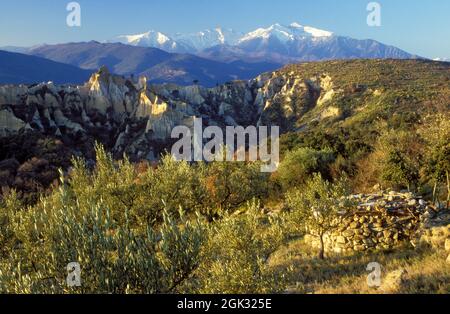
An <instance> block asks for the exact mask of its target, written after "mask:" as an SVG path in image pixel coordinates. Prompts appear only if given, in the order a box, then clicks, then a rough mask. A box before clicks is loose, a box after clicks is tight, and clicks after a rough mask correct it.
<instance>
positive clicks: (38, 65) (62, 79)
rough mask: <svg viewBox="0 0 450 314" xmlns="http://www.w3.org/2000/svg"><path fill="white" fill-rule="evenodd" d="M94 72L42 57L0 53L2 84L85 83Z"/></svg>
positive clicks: (0, 82)
mask: <svg viewBox="0 0 450 314" xmlns="http://www.w3.org/2000/svg"><path fill="white" fill-rule="evenodd" d="M91 73H92V71H88V70H83V69H80V68H77V67H75V66H72V65H68V64H63V63H59V62H55V61H51V60H47V59H44V58H40V57H35V56H29V55H25V54H20V53H14V52H7V51H0V84H20V83H24V84H25V83H26V84H31V83H39V82H47V81H53V82H55V83H57V84H64V83H74V84H78V83H82V82H85V81H86V80H87V79H88V78H89V76H90V75H91Z"/></svg>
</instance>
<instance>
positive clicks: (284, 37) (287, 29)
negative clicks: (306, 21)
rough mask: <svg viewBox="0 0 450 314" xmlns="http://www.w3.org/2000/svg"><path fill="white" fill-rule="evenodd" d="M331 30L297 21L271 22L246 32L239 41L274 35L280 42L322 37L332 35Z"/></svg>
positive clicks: (266, 37)
mask: <svg viewBox="0 0 450 314" xmlns="http://www.w3.org/2000/svg"><path fill="white" fill-rule="evenodd" d="M332 35H333V33H332V32H328V31H325V30H321V29H317V28H314V27H310V26H303V25H301V24H299V23H296V22H294V23H291V24H290V25H289V26H283V25H281V24H278V23H276V24H273V25H271V26H269V27H268V28H258V29H257V30H255V31H252V32H249V33H247V34H246V35H245V36H244V37H242V38H241V39H240V40H239V42H245V41H249V40H253V39H256V38H262V39H268V38H271V37H276V38H277V39H278V40H280V41H281V42H287V41H294V40H297V39H303V38H308V37H312V38H323V37H330V36H332Z"/></svg>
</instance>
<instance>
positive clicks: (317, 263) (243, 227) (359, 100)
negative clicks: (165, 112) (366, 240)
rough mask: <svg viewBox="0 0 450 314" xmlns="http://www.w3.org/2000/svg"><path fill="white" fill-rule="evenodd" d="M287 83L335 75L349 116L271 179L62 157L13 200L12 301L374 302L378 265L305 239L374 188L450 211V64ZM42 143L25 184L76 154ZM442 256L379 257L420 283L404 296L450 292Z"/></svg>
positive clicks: (292, 140)
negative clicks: (78, 280)
mask: <svg viewBox="0 0 450 314" xmlns="http://www.w3.org/2000/svg"><path fill="white" fill-rule="evenodd" d="M283 71H286V72H291V71H297V72H300V73H302V75H304V76H305V77H312V76H314V75H317V74H318V73H323V72H324V71H326V72H327V73H329V74H330V75H331V76H332V77H333V79H334V84H335V88H336V89H337V90H339V92H338V93H337V94H336V95H335V97H334V98H333V100H332V101H331V102H330V103H327V106H330V107H338V108H339V112H340V114H339V115H337V116H333V117H329V118H326V119H322V120H321V121H318V120H317V119H315V118H314V117H316V116H317V114H318V111H315V110H316V109H312V110H311V111H309V112H308V113H307V114H306V115H305V116H303V117H302V118H301V119H300V120H299V121H297V123H298V125H299V130H298V131H297V132H291V133H287V134H284V135H283V136H282V139H281V143H282V162H281V164H280V167H279V169H278V171H277V172H275V173H273V174H272V175H267V174H262V173H261V172H260V167H259V166H260V165H259V164H258V163H227V162H225V163H210V164H205V163H195V164H188V163H185V162H175V161H174V160H172V158H171V157H170V156H163V157H162V159H161V160H160V162H159V163H158V164H149V163H146V162H142V163H138V164H134V163H131V162H130V161H128V160H127V159H126V158H124V159H122V160H114V159H113V158H112V156H111V155H110V154H109V153H108V151H107V149H105V148H104V146H102V145H100V144H97V145H96V148H95V160H96V162H95V164H91V163H88V162H86V160H84V159H83V158H78V157H77V158H73V159H72V161H71V162H70V163H68V161H67V160H66V159H63V158H60V159H56V160H57V162H58V163H57V164H52V165H51V169H50V170H49V171H51V173H50V174H48V176H49V178H46V177H44V178H40V179H36V181H39V182H41V181H42V180H44V181H45V182H47V183H48V184H52V186H51V188H50V189H47V190H45V189H44V188H42V189H40V190H39V192H40V193H33V194H32V197H30V195H28V194H27V197H23V196H24V195H23V194H22V191H21V190H20V189H18V191H17V192H16V190H15V189H10V188H6V187H5V188H4V191H3V196H2V199H1V202H0V228H1V229H0V292H18V293H29V292H33V293H42V292H51V293H61V292H70V293H78V292H79V293H82V292H83V293H87V292H92V293H98V292H113V293H176V292H194V293H216V292H222V293H243V292H253V293H265V292H282V291H285V290H286V289H287V288H288V287H291V288H292V286H294V289H293V290H294V291H296V292H302V293H306V292H374V291H372V290H368V288H367V287H366V286H364V287H363V283H365V273H364V271H365V266H366V264H367V263H366V262H369V261H371V260H370V258H371V257H369V256H367V255H364V256H362V255H358V254H356V255H352V256H349V257H339V256H324V252H323V251H320V252H316V251H315V250H313V249H311V248H308V247H307V246H306V245H305V244H304V243H303V242H302V239H301V237H302V235H303V234H304V232H305V230H307V229H308V228H310V227H311V226H313V227H314V228H316V230H321V231H320V232H323V231H325V230H326V229H327V228H329V227H330V224H331V222H332V220H333V217H335V215H336V212H337V203H339V201H340V200H341V197H342V196H345V195H347V194H349V193H355V192H362V191H369V190H371V189H372V188H373V186H374V185H378V187H379V188H393V189H409V190H412V191H414V192H417V193H420V194H422V195H424V196H425V197H426V198H427V199H428V200H433V201H439V202H441V204H444V205H447V206H448V204H449V195H450V183H449V180H450V179H449V171H450V169H449V168H450V116H449V109H450V108H449V105H450V88H449V76H450V74H449V70H448V66H446V65H444V64H442V63H426V62H421V61H404V62H403V63H401V65H400V63H399V62H398V61H383V62H382V61H371V62H368V61H352V62H350V61H349V62H324V63H317V64H316V63H310V64H303V65H297V66H292V67H287V68H286V69H284V70H283ZM376 91H378V92H376ZM322 109H323V108H322ZM317 110H319V109H317ZM305 126H306V127H305ZM24 141H25V139H24ZM36 143H41V144H42V143H46V144H45V145H44V144H42V145H40V144H36V145H28V146H27V145H25V146H27V147H25V146H24V150H25V149H28V150H31V149H33V150H34V151H36V152H38V153H39V154H38V156H39V157H38V158H36V157H35V159H33V158H29V159H27V158H28V157H30V156H26V157H25V156H22V157H23V158H22V159H23V162H24V163H23V164H22V165H21V166H20V168H21V170H20V171H22V172H23V173H24V175H23V178H25V179H24V180H23V182H22V183H23V184H26V183H27V182H30V180H26V178H27V177H26V175H25V174H26V173H29V172H32V173H40V174H42V173H43V172H42V171H41V170H42V169H47V170H48V167H50V166H49V165H48V164H45V165H44V164H42V163H43V162H44V161H43V160H46V158H53V157H57V156H59V157H61V155H58V152H63V150H64V149H63V148H61V147H60V146H58V145H57V144H58V143H57V142H56V145H55V142H54V141H49V140H47V141H45V140H43V139H41V142H36ZM2 145H3V144H2ZM52 156H53V157H52ZM19 157H20V156H19ZM19 157H18V158H19ZM69 164H70V165H71V166H69ZM27 167H28V168H29V169H31V170H29V171H28V172H27V169H28V168H27ZM39 167H41V168H42V169H41V170H39V169H40V168H39ZM59 167H61V168H62V169H63V170H61V171H60V172H59V174H58V176H59V181H56V182H53V180H54V179H55V172H57V169H58V168H59ZM0 175H1V173H0ZM42 175H43V176H45V174H42ZM33 180H34V177H33ZM36 184H38V183H36ZM15 187H17V185H16V186H15ZM348 206H349V208H350V209H351V204H348ZM311 209H314V210H311ZM317 215H318V216H320V217H321V219H319V220H318V219H315V217H317ZM436 254H438V253H436V252H433V251H428V250H426V249H424V250H412V249H411V248H410V247H405V248H402V249H399V250H398V251H396V252H373V257H376V258H377V260H379V259H381V260H382V261H383V263H384V265H385V266H386V267H387V268H388V269H390V268H392V269H395V268H396V267H397V266H398V265H403V266H405V267H408V268H409V269H410V271H411V273H412V274H414V275H417V276H416V277H414V279H413V280H412V281H411V282H410V283H409V284H408V285H407V286H406V287H405V288H404V290H401V291H393V292H447V293H448V292H449V291H450V287H449V286H448V274H447V273H445V265H441V264H440V262H436V260H437V259H436V258H435V256H436ZM325 257H326V259H323V258H325ZM69 262H79V263H80V265H81V268H82V285H81V287H74V288H69V287H68V286H67V285H66V276H67V270H66V266H67V264H68V263H69ZM444 263H445V262H444ZM420 269H422V270H424V271H426V272H427V273H426V274H425V275H423V276H421V275H420V274H419V273H418V271H419V270H420ZM331 287H332V288H331Z"/></svg>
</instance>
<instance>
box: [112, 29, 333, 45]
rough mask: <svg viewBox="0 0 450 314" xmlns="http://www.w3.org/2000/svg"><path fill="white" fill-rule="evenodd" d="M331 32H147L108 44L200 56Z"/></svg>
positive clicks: (327, 35) (279, 30)
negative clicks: (259, 41) (224, 48)
mask: <svg viewBox="0 0 450 314" xmlns="http://www.w3.org/2000/svg"><path fill="white" fill-rule="evenodd" d="M331 36H333V33H332V32H329V31H324V30H321V29H317V28H314V27H310V26H303V25H300V24H299V23H292V24H290V25H288V26H283V25H280V24H278V23H277V24H274V25H272V26H270V27H268V28H258V29H256V30H255V31H252V32H248V33H242V32H238V31H235V30H233V29H223V28H220V27H218V28H215V29H207V30H203V31H200V32H197V33H187V34H184V33H176V34H174V35H169V34H165V33H161V32H158V31H154V30H151V31H148V32H146V33H142V34H136V35H121V36H117V37H116V38H114V39H112V40H109V41H108V42H120V43H123V44H128V45H132V46H141V47H153V48H159V49H163V50H167V51H170V52H187V51H189V50H190V51H189V52H199V51H202V50H205V49H208V48H211V47H214V46H218V45H227V46H235V45H238V44H241V43H244V42H246V41H251V40H254V39H266V40H267V39H269V38H273V37H276V38H277V39H279V40H280V41H282V42H288V41H294V40H300V39H305V38H327V37H331Z"/></svg>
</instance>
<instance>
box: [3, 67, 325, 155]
mask: <svg viewBox="0 0 450 314" xmlns="http://www.w3.org/2000/svg"><path fill="white" fill-rule="evenodd" d="M332 88H333V84H332V79H331V78H330V77H329V76H326V75H324V76H318V77H317V78H311V79H308V80H305V79H302V78H301V77H300V76H298V75H296V74H295V73H283V74H282V73H278V72H275V73H267V74H264V75H261V76H259V77H257V78H255V79H254V80H251V81H248V82H243V81H236V82H230V83H227V84H224V85H220V86H216V87H214V88H204V87H201V86H198V85H193V86H187V87H180V86H176V85H174V84H162V85H147V80H146V79H145V78H144V77H141V78H140V79H139V80H138V81H135V80H134V79H131V78H130V79H126V78H124V77H121V76H116V75H112V74H110V73H109V71H108V69H106V68H105V67H102V68H100V70H99V71H98V72H96V73H94V74H93V75H92V77H91V78H90V80H89V81H88V82H87V83H86V84H84V85H82V86H58V85H55V84H53V83H51V82H48V83H41V84H37V85H31V86H25V85H20V86H1V87H0V106H1V107H0V136H3V137H5V136H14V135H16V134H19V133H27V132H39V133H42V134H44V135H46V136H52V137H56V138H60V139H62V140H63V142H70V143H71V144H73V142H86V141H87V140H88V139H90V140H92V139H93V140H97V141H100V142H102V143H103V144H104V145H106V146H107V147H108V148H110V149H111V150H112V152H113V154H114V155H116V156H119V157H120V156H122V155H123V154H124V153H126V154H128V155H129V156H130V157H131V159H142V158H147V156H155V155H157V154H158V148H157V147H161V146H164V143H168V142H170V140H171V139H170V135H171V131H172V129H173V128H174V127H175V126H177V125H185V126H188V127H191V126H192V121H193V118H194V117H201V118H202V119H203V123H204V126H208V125H218V126H221V127H225V126H226V125H242V126H248V125H268V126H270V125H279V126H282V131H287V130H293V129H295V128H296V122H297V120H298V119H299V117H301V116H302V115H303V113H304V112H305V111H306V110H308V108H310V107H311V106H315V105H316V103H317V101H318V100H319V99H321V101H326V100H327V99H329V98H330V97H332V96H330V94H329V93H330V91H332ZM322 91H323V93H322ZM82 153H83V151H82Z"/></svg>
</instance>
